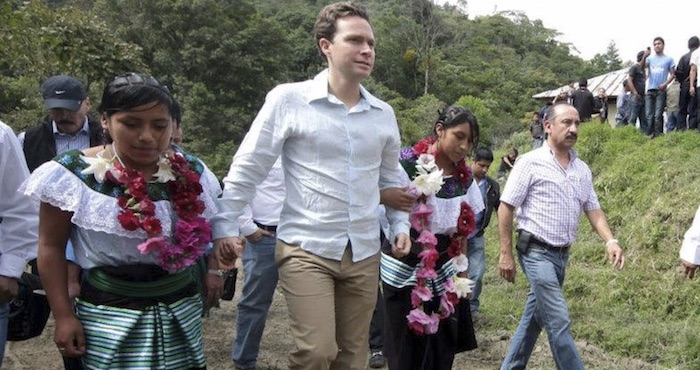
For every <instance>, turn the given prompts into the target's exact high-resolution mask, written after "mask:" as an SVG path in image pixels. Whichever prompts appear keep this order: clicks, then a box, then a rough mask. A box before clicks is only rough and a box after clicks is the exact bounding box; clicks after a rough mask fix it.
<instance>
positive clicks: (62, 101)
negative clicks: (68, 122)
mask: <svg viewBox="0 0 700 370" xmlns="http://www.w3.org/2000/svg"><path fill="white" fill-rule="evenodd" d="M41 94H42V96H43V97H44V106H45V107H46V109H54V108H61V109H68V110H70V111H73V112H76V111H77V110H78V109H80V104H82V102H83V100H85V98H87V93H86V92H85V86H83V84H82V83H80V81H78V80H76V79H75V78H73V77H70V76H65V75H57V76H53V77H49V78H48V79H47V80H46V81H44V83H43V84H41Z"/></svg>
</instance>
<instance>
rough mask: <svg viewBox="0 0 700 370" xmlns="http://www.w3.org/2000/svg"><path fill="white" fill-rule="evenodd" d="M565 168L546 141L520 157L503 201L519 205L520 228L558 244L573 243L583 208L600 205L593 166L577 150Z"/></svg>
mask: <svg viewBox="0 0 700 370" xmlns="http://www.w3.org/2000/svg"><path fill="white" fill-rule="evenodd" d="M570 156H571V162H570V163H569V167H568V168H566V169H565V168H563V167H562V166H561V165H560V164H559V163H558V162H557V161H556V160H555V158H554V153H553V152H552V150H551V149H550V148H549V147H548V146H547V143H545V144H544V145H543V146H542V147H541V148H538V149H535V150H532V151H530V152H528V153H525V154H523V155H522V156H520V157H518V159H517V161H516V162H515V166H513V170H512V171H511V172H510V175H509V176H508V181H507V182H506V185H505V188H504V189H503V193H502V194H501V201H502V202H504V203H508V204H510V205H512V206H515V207H516V208H518V211H517V214H516V219H517V221H518V226H517V229H519V230H520V229H522V230H526V231H529V232H530V233H532V234H534V235H535V236H536V237H537V238H539V239H541V240H542V241H544V242H547V243H549V244H551V245H554V246H564V245H570V244H573V242H574V241H576V235H577V233H578V225H579V217H580V216H581V212H582V211H590V210H594V209H599V208H600V203H599V202H598V196H597V195H596V193H595V190H594V189H593V176H592V174H591V170H590V168H588V165H587V164H586V163H584V162H583V161H582V160H581V159H579V158H578V153H577V152H576V151H575V150H571V152H570Z"/></svg>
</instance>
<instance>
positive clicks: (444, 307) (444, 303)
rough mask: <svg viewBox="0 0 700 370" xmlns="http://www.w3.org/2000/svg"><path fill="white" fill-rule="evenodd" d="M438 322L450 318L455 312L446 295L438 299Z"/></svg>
mask: <svg viewBox="0 0 700 370" xmlns="http://www.w3.org/2000/svg"><path fill="white" fill-rule="evenodd" d="M439 312H440V315H439V317H440V320H442V319H445V318H448V317H450V315H452V314H453V313H454V312H455V306H454V305H453V304H452V302H450V299H448V297H447V295H446V294H443V295H442V296H441V297H440V311H439Z"/></svg>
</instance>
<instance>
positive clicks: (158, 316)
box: [76, 269, 206, 370]
mask: <svg viewBox="0 0 700 370" xmlns="http://www.w3.org/2000/svg"><path fill="white" fill-rule="evenodd" d="M130 270H131V271H130V272H131V274H133V272H134V270H133V269H130ZM94 272H99V271H97V270H96V271H90V272H88V277H87V279H85V281H84V282H83V287H84V290H83V293H87V294H84V295H83V296H82V297H81V298H79V299H77V300H76V313H77V316H78V319H79V320H80V322H81V323H82V325H83V331H84V333H85V341H86V353H85V354H84V355H83V357H82V361H83V367H84V368H85V369H133V370H137V369H143V370H153V369H162V370H180V369H182V370H184V369H206V362H205V359H204V340H203V337H202V309H203V307H202V300H201V297H200V295H199V293H198V291H197V289H193V285H194V281H193V280H189V282H184V281H182V279H180V282H178V283H176V284H177V285H182V288H181V289H166V290H169V291H168V292H167V294H164V295H161V296H158V295H157V294H158V293H163V290H162V289H156V290H151V292H152V294H153V295H149V296H148V297H145V296H142V295H141V294H138V289H137V288H142V287H143V286H144V285H145V286H151V285H153V284H157V283H158V281H162V280H164V279H165V280H168V279H170V280H173V278H174V277H173V276H172V275H170V276H167V275H166V276H163V277H160V278H159V279H156V281H149V282H142V281H141V282H130V281H125V280H121V279H115V278H114V277H113V275H112V276H107V275H104V274H102V273H101V272H100V274H98V275H93V274H91V273H94ZM131 274H130V275H131ZM91 275H92V276H91ZM95 276H97V277H98V278H99V279H98V278H96V277H95ZM132 276H133V275H132ZM175 280H177V279H175ZM105 284H108V285H110V286H113V287H117V288H118V291H110V292H105V290H104V289H98V287H99V288H105V287H106V285H105ZM171 287H172V284H171ZM107 290H110V289H107ZM129 291H131V292H135V293H137V294H135V296H134V295H132V296H129V294H128V292H129ZM118 292H121V293H124V294H118Z"/></svg>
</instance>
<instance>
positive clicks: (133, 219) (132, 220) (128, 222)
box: [117, 211, 141, 231]
mask: <svg viewBox="0 0 700 370" xmlns="http://www.w3.org/2000/svg"><path fill="white" fill-rule="evenodd" d="M117 219H118V220H119V223H120V224H121V225H122V227H123V228H125V229H127V230H130V231H133V230H136V229H138V228H139V226H141V220H139V218H138V216H136V215H135V214H134V213H133V212H126V211H121V212H119V215H117Z"/></svg>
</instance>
